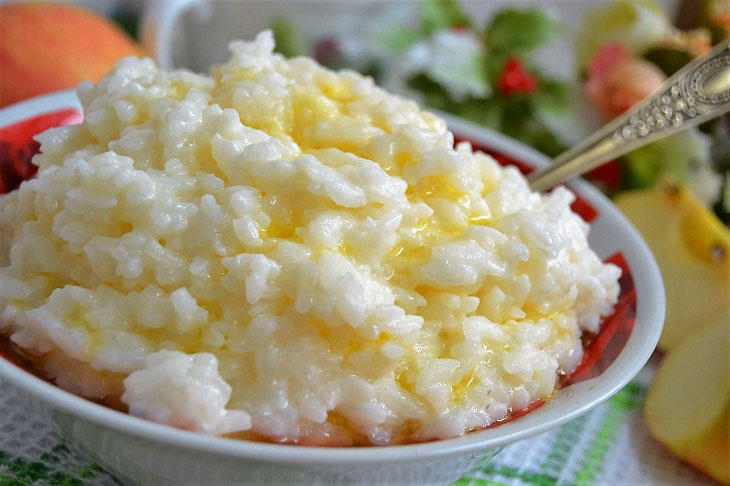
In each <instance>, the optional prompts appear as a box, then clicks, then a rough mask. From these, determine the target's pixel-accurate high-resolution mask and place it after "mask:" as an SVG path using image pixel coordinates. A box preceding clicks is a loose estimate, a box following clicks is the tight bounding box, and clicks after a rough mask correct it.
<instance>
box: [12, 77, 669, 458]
mask: <svg viewBox="0 0 730 486" xmlns="http://www.w3.org/2000/svg"><path fill="white" fill-rule="evenodd" d="M80 106H81V105H80V103H79V101H78V98H77V96H76V93H75V91H74V90H67V91H61V92H57V93H52V94H50V95H45V96H40V97H37V98H33V99H31V100H28V101H23V102H20V103H17V104H15V105H11V106H9V107H7V108H4V109H0V129H1V128H3V127H6V126H9V125H13V124H15V123H18V122H20V121H23V120H27V119H30V118H33V117H35V116H39V115H42V114H45V113H53V112H56V111H60V110H63V109H67V108H75V109H80ZM437 115H439V116H441V117H442V118H443V119H445V120H446V122H447V125H448V126H449V129H450V130H451V131H452V132H456V133H458V135H459V136H461V137H465V138H467V139H469V140H472V141H474V142H475V143H477V144H480V145H483V146H485V147H489V148H490V149H493V150H495V151H498V152H501V153H503V154H505V155H508V156H510V157H513V158H515V159H517V160H520V161H524V162H525V163H527V164H529V165H532V166H535V167H542V166H545V165H547V164H548V163H549V159H548V158H547V157H546V156H544V155H542V154H541V153H539V152H537V151H536V150H534V149H532V148H530V147H527V146H525V145H523V144H521V143H519V142H516V141H514V140H512V139H510V138H508V137H506V136H504V135H501V134H498V133H495V132H492V131H491V130H488V129H486V128H484V127H481V126H479V125H476V124H473V123H470V122H467V121H465V120H462V119H459V118H456V117H454V116H452V115H448V114H444V113H437ZM568 186H569V187H570V188H571V189H572V190H573V191H575V192H577V193H579V194H580V195H581V197H582V198H583V199H584V200H585V201H586V202H588V203H589V204H590V205H592V206H593V207H594V208H595V209H597V210H598V212H599V214H600V216H599V218H608V219H609V220H611V222H612V224H615V225H616V233H615V234H616V235H617V236H618V237H620V238H622V241H623V244H624V245H625V249H623V250H622V252H623V253H624V257H625V258H626V261H627V262H628V263H629V266H630V268H631V270H632V277H633V279H634V284H635V288H636V291H637V312H636V320H635V325H634V328H633V330H632V332H631V335H630V337H629V340H628V341H627V343H626V345H625V346H624V348H623V349H622V350H621V352H620V353H619V355H618V356H617V357H616V359H615V361H614V362H613V363H612V364H611V365H610V366H609V368H608V369H606V370H605V371H604V372H603V373H602V374H601V375H600V376H598V377H596V378H593V379H591V380H588V381H585V382H582V383H578V384H575V385H571V386H570V387H567V388H564V389H563V391H562V392H561V393H560V394H559V395H558V396H561V395H562V396H564V397H565V400H563V401H562V403H561V405H560V406H558V408H555V407H552V408H551V407H547V406H543V407H540V408H539V409H537V410H535V411H533V412H531V413H529V414H526V415H525V416H523V417H520V418H519V419H518V420H514V421H511V422H507V423H505V424H502V425H500V426H499V427H495V428H490V429H485V430H481V431H474V432H470V433H468V434H464V435H462V436H460V437H456V438H453V439H445V440H437V441H431V442H425V443H417V444H408V445H394V446H386V447H377V446H370V447H345V448H343V447H339V448H336V447H307V446H292V445H282V444H271V443H262V442H254V441H245V440H233V439H224V438H220V437H213V436H206V435H203V434H200V433H197V432H190V431H185V430H179V429H176V428H173V427H170V426H167V425H162V424H157V423H153V422H149V421H147V420H144V419H141V418H137V417H133V416H131V415H128V414H125V413H122V412H119V411H116V410H113V409H110V408H107V407H105V406H103V405H99V404H97V403H94V402H92V401H89V400H86V399H84V398H81V397H79V396H76V395H73V394H71V393H69V392H66V391H64V390H62V389H61V388H58V387H57V386H55V385H53V384H51V383H49V382H46V381H44V380H42V379H41V378H38V377H36V376H34V375H32V374H31V373H29V372H28V371H25V370H23V369H22V368H20V367H18V366H16V365H14V364H13V363H11V362H9V361H7V360H5V359H0V379H2V380H4V381H5V382H7V383H9V384H12V385H13V386H15V387H17V388H20V389H21V390H23V391H25V392H26V393H28V394H29V395H31V396H33V397H34V398H36V399H39V400H41V401H42V402H45V403H46V404H48V405H50V406H51V407H52V408H54V409H59V410H62V411H64V412H67V413H69V414H71V415H73V416H76V417H78V418H80V419H82V420H85V421H88V422H92V423H94V424H97V425H99V426H101V427H104V428H107V429H112V430H114V431H117V432H120V433H122V434H126V435H128V436H132V437H137V438H140V439H146V440H150V441H154V442H157V443H161V444H166V445H169V446H175V447H180V448H184V449H188V450H193V451H197V452H200V453H208V454H215V455H223V456H227V457H231V458H242V459H243V458H245V459H253V460H261V461H266V462H272V461H275V462H281V463H288V464H308V465H317V464H326V463H332V462H334V461H336V462H337V463H339V464H353V465H356V464H357V465H364V464H388V463H394V462H400V461H428V460H433V459H437V458H445V457H451V456H456V455H464V454H470V453H478V452H481V451H484V450H487V449H491V448H497V447H502V446H504V445H506V444H508V443H512V442H515V441H518V440H521V439H524V438H527V437H530V436H533V435H536V434H539V433H541V432H544V431H546V430H549V429H552V428H555V427H558V426H560V425H562V424H564V423H566V422H568V421H570V420H573V419H574V418H576V417H578V416H579V415H581V414H583V413H585V412H587V411H588V410H590V409H592V408H594V407H595V406H597V405H599V404H600V403H602V402H604V401H605V400H607V399H608V398H610V397H611V396H612V395H613V394H615V393H616V392H618V391H619V390H620V389H621V388H623V386H625V385H626V384H627V383H628V382H629V381H630V380H631V379H632V378H633V377H634V376H635V375H636V374H637V373H638V372H639V370H640V369H641V368H642V367H643V365H644V364H645V363H646V361H647V360H648V359H649V357H650V355H651V354H652V352H653V350H654V348H655V346H656V344H657V342H658V340H659V335H660V333H661V329H662V323H663V321H664V312H665V296H664V287H663V284H662V279H661V274H660V273H659V269H658V267H657V264H656V262H655V260H654V257H653V255H652V254H651V252H650V251H649V249H648V247H647V246H646V243H644V241H643V240H642V238H641V237H640V236H639V234H638V232H637V231H636V229H634V227H633V226H632V225H631V224H630V223H629V222H628V220H627V219H626V218H625V217H624V216H623V215H622V214H621V213H620V211H619V210H618V209H617V208H616V207H615V206H614V205H613V204H612V203H611V202H610V201H609V200H608V199H607V198H606V197H605V196H604V195H603V194H601V193H600V192H599V191H598V190H597V189H596V188H594V187H593V186H591V185H590V184H589V183H587V182H585V181H584V180H575V181H572V182H570V183H569V184H568ZM556 401H557V400H552V401H551V403H550V404H549V405H552V402H556ZM544 409H549V410H544Z"/></svg>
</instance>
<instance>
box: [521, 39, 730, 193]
mask: <svg viewBox="0 0 730 486" xmlns="http://www.w3.org/2000/svg"><path fill="white" fill-rule="evenodd" d="M728 111H730V41H726V42H723V43H721V44H719V45H718V46H717V47H715V48H714V49H713V50H712V52H710V53H709V54H708V55H706V56H704V57H702V58H699V59H695V60H694V61H692V62H690V63H689V64H687V65H686V66H685V67H683V68H682V69H680V70H679V71H678V72H677V73H675V74H674V75H673V76H672V77H671V78H669V79H667V80H666V81H665V82H664V84H663V85H662V87H661V88H660V89H658V90H657V91H655V92H654V94H652V95H650V96H648V97H647V98H645V99H644V100H642V101H641V102H639V103H637V104H636V105H635V106H634V107H633V108H632V109H631V110H629V111H628V112H626V113H625V114H624V115H622V116H620V117H618V118H617V119H615V120H613V121H612V122H611V123H609V124H608V125H606V126H605V127H603V128H601V129H600V130H598V131H597V132H595V133H594V134H593V135H591V136H590V137H588V138H587V139H586V140H584V141H583V142H581V143H579V144H578V145H576V146H575V147H573V148H571V149H569V150H567V151H566V152H564V153H562V154H560V155H559V156H558V157H556V158H555V160H554V161H553V163H552V165H550V166H549V167H546V168H545V169H543V170H541V171H539V172H536V173H533V174H531V175H530V176H529V177H528V179H529V181H530V187H531V188H532V189H533V190H535V191H544V190H547V189H550V188H551V187H553V186H555V185H557V184H560V183H561V182H565V181H567V180H570V179H572V178H573V177H576V176H579V175H581V174H584V173H586V172H588V171H589V170H591V169H594V168H596V167H598V166H599V165H601V164H604V163H606V162H608V161H610V160H613V159H615V158H617V157H620V156H621V155H624V154H626V153H628V152H631V151H632V150H635V149H637V148H639V147H642V146H644V145H647V144H650V143H652V142H655V141H657V140H659V139H661V138H664V137H666V136H669V135H672V134H674V133H677V132H679V131H682V130H685V129H687V128H689V127H692V126H695V125H698V124H700V123H702V122H705V121H707V120H709V119H711V118H715V117H717V116H720V115H722V114H724V113H727V112H728Z"/></svg>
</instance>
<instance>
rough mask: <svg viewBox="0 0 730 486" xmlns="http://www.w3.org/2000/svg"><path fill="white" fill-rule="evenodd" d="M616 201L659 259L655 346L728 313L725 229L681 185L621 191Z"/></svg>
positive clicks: (729, 266)
mask: <svg viewBox="0 0 730 486" xmlns="http://www.w3.org/2000/svg"><path fill="white" fill-rule="evenodd" d="M616 205H617V206H618V207H619V209H621V211H623V213H624V214H625V215H626V217H627V218H629V220H630V221H631V222H632V223H633V224H634V226H636V229H638V230H639V233H641V236H642V237H643V238H644V240H645V241H646V243H647V244H648V245H649V248H650V249H651V250H652V252H653V253H654V256H655V258H656V260H657V263H658V264H659V269H660V270H661V273H662V279H663V281H664V288H665V291H666V295H667V317H666V320H665V323H664V330H663V331H662V336H661V338H660V340H659V348H660V349H662V350H665V351H667V350H670V349H673V348H674V347H675V346H677V345H678V344H679V343H681V342H682V341H683V340H685V339H686V338H687V337H688V336H689V335H690V334H692V333H693V332H696V331H697V330H699V329H701V328H702V327H703V326H704V325H705V323H707V322H709V321H711V320H713V319H715V318H716V317H717V316H720V315H725V316H727V318H728V319H730V231H728V229H727V228H726V227H725V226H724V225H723V224H722V222H720V221H719V220H718V219H717V217H716V216H715V215H714V214H712V213H711V212H710V211H708V210H707V209H706V208H705V207H704V206H703V205H702V203H701V202H699V201H698V200H697V199H696V198H695V197H694V196H693V195H692V194H691V193H690V192H689V191H687V190H686V189H684V188H681V187H666V188H664V189H649V190H642V191H632V192H628V193H624V194H622V195H620V196H619V197H617V198H616Z"/></svg>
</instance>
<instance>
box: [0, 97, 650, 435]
mask: <svg viewBox="0 0 730 486" xmlns="http://www.w3.org/2000/svg"><path fill="white" fill-rule="evenodd" d="M82 119H83V117H82V115H81V113H79V112H78V111H76V110H62V111H57V112H53V113H49V114H45V115H41V116H37V117H34V118H31V119H28V120H24V121H22V122H19V123H17V124H14V125H11V126H8V127H5V128H2V129H0V193H5V192H9V191H12V190H13V189H15V188H16V187H17V186H18V185H20V183H21V182H22V181H23V180H25V179H28V178H30V177H32V176H33V175H34V174H35V171H36V167H35V166H33V165H32V164H31V159H32V157H33V155H35V154H36V153H37V152H38V149H39V144H38V142H36V141H35V140H33V137H34V136H35V135H36V134H38V133H40V132H42V131H44V130H46V129H47V128H51V127H55V126H62V125H70V124H75V123H79V122H80V121H81V120H82ZM456 140H457V142H458V141H464V140H465V139H463V138H458V137H457V139H456ZM472 145H473V146H474V148H475V149H478V150H481V151H483V152H485V153H488V154H489V155H491V156H492V157H494V158H495V159H496V160H497V161H498V162H499V163H500V164H502V165H513V166H515V167H517V168H518V169H519V170H520V171H521V172H522V173H523V174H527V173H529V172H531V171H532V170H533V169H532V167H530V166H529V165H527V164H525V163H524V162H521V161H519V160H516V159H513V158H511V157H509V156H507V155H505V154H502V153H499V152H495V151H493V150H490V149H489V148H488V147H482V146H480V145H479V144H475V143H473V142H472ZM572 208H573V210H574V211H575V212H576V213H578V214H579V215H580V216H581V217H582V218H583V219H584V220H585V221H587V222H590V221H592V220H594V219H595V218H596V217H597V216H598V212H597V211H596V210H595V209H594V208H593V207H591V206H590V205H589V204H588V203H587V202H586V201H584V200H582V199H581V198H580V197H577V198H576V200H575V202H574V203H573V205H572ZM606 261H608V262H610V263H613V264H615V265H617V266H619V267H620V268H621V271H622V273H621V277H620V280H619V284H620V286H621V293H620V296H619V301H618V303H617V304H616V307H615V308H614V311H613V313H612V314H611V315H609V316H607V317H606V318H604V319H603V322H602V324H601V328H600V331H599V332H598V333H597V334H595V335H584V347H585V353H584V355H583V359H582V361H581V363H580V365H579V366H578V368H577V369H576V371H575V372H574V373H573V374H571V375H570V376H567V377H565V378H564V379H563V380H562V385H563V386H568V385H571V384H573V383H578V382H581V381H585V380H588V379H591V378H594V377H596V376H598V375H600V374H601V373H602V372H603V371H605V370H606V369H607V368H608V367H609V366H610V365H611V363H613V361H614V360H615V359H616V357H617V356H618V355H619V353H620V352H621V350H622V349H623V348H624V346H625V345H626V342H627V341H628V339H629V336H630V335H631V331H632V329H633V328H634V318H635V315H636V290H635V289H634V281H633V279H632V277H631V269H630V268H629V267H628V265H627V263H626V261H625V259H624V257H623V255H621V254H620V253H617V254H615V255H612V256H611V257H609V258H608V259H607V260H606ZM0 356H3V357H4V358H5V359H7V360H8V361H10V362H12V363H14V364H16V365H18V366H20V367H22V368H23V369H26V370H27V366H23V364H22V363H21V362H20V361H19V359H18V358H17V357H16V356H15V354H14V353H13V352H12V349H11V347H10V345H9V343H8V342H7V340H0ZM542 404H543V402H538V403H535V404H534V405H533V406H532V407H530V409H529V410H526V411H522V412H518V413H515V414H512V415H511V416H510V420H514V419H515V418H518V417H520V416H522V415H524V414H525V413H528V412H529V411H531V410H534V409H535V408H537V407H539V406H541V405H542ZM504 422H506V420H505V421H502V422H500V423H504ZM495 425H499V424H495Z"/></svg>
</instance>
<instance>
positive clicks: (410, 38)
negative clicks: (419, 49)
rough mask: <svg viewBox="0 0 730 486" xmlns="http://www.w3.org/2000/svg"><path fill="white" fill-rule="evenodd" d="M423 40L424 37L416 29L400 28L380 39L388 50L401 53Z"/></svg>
mask: <svg viewBox="0 0 730 486" xmlns="http://www.w3.org/2000/svg"><path fill="white" fill-rule="evenodd" d="M422 39H423V35H422V34H421V33H420V32H417V31H415V30H414V29H407V28H405V27H398V28H396V29H394V30H391V31H388V32H386V33H384V34H383V35H382V36H381V38H380V43H381V44H383V46H385V48H386V49H388V50H390V51H392V52H395V53H399V52H403V51H405V50H406V49H408V48H409V47H411V46H412V45H413V44H415V43H416V42H418V41H420V40H422Z"/></svg>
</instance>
